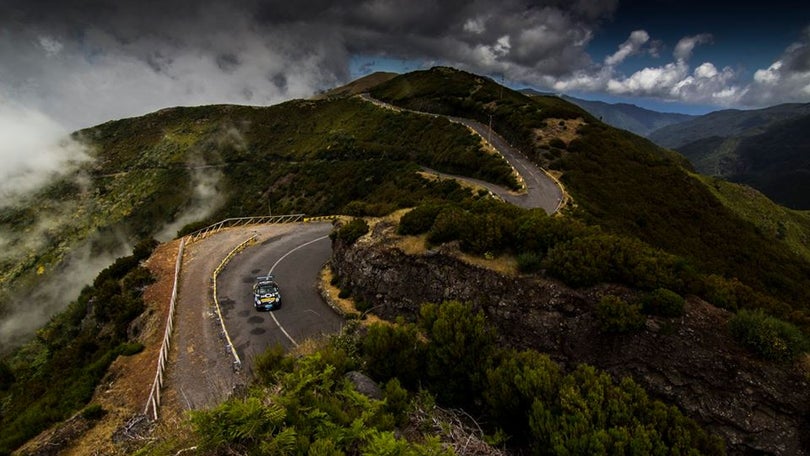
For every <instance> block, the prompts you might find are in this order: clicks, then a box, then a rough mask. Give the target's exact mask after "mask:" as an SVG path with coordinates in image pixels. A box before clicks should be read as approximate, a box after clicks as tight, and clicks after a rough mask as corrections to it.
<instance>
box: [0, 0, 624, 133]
mask: <svg viewBox="0 0 810 456" xmlns="http://www.w3.org/2000/svg"><path fill="white" fill-rule="evenodd" d="M615 8H616V1H615V0H614V1H607V2H606V1H597V0H579V1H574V2H571V1H562V0H548V1H542V2H538V1H530V0H504V1H501V2H493V1H483V0H477V1H475V0H474V1H460V0H448V1H437V0H349V1H336V0H332V1H325V0H310V1H299V2H289V1H286V0H285V1H270V2H267V1H260V0H246V1H238V0H217V1H212V0H203V1H193V0H168V1H160V0H144V1H139V2H122V1H119V0H85V1H56V0H50V1H38V2H32V1H30V0H27V1H24V0H4V1H3V2H2V5H0V17H2V18H4V19H3V21H2V22H0V33H1V34H2V36H3V38H4V39H3V43H0V62H3V63H2V64H0V65H2V66H0V94H2V95H4V96H6V97H9V98H12V99H15V100H17V101H19V102H20V103H22V104H24V105H26V106H31V107H33V108H34V109H39V110H42V111H43V112H45V113H46V114H48V115H49V116H52V117H55V118H56V119H57V120H59V121H62V122H67V123H69V124H70V126H72V127H77V126H82V125H87V124H91V123H96V122H101V121H103V120H107V119H108V118H114V117H121V116H123V115H134V114H141V113H144V112H147V111H150V110H154V109H158V108H161V107H164V106H166V105H168V104H199V103H212V102H233V103H240V102H250V103H256V104H261V103H273V102H277V101H281V100H283V99H287V98H290V97H303V96H307V95H309V94H311V93H314V92H315V91H317V90H319V89H322V88H325V87H328V86H333V85H336V84H338V83H340V82H345V81H346V80H347V79H348V76H349V74H348V62H349V58H350V57H351V55H355V54H362V55H365V56H371V57H373V56H388V57H396V58H406V59H417V60H421V61H426V62H436V63H441V64H448V65H455V66H459V67H462V68H466V69H469V70H472V71H477V72H482V73H489V74H493V73H498V74H504V75H506V76H507V77H508V78H510V79H512V80H516V81H523V82H529V83H531V82H539V81H543V80H544V79H545V78H556V77H560V76H563V75H566V74H571V73H572V72H573V71H574V70H577V69H580V68H582V67H584V66H587V65H589V64H591V61H590V58H589V56H588V54H587V53H586V52H585V48H586V46H587V44H588V43H589V41H590V40H591V39H592V36H593V29H594V27H595V26H596V24H597V23H598V22H599V21H601V20H604V19H605V18H606V17H608V16H609V15H610V14H611V13H612V12H613V11H614V10H615Z"/></svg>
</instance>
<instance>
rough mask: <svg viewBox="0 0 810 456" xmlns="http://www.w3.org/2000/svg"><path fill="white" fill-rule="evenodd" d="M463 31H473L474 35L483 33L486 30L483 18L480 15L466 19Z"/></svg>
mask: <svg viewBox="0 0 810 456" xmlns="http://www.w3.org/2000/svg"><path fill="white" fill-rule="evenodd" d="M464 31H465V32H469V33H474V34H476V35H480V34H482V33H484V32H485V31H486V25H484V19H483V18H480V17H477V18H475V19H468V20H467V22H465V23H464Z"/></svg>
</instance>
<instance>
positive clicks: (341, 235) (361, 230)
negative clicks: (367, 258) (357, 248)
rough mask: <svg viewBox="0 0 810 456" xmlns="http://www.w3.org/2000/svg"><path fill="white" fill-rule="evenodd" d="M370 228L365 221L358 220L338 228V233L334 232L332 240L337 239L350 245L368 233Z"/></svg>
mask: <svg viewBox="0 0 810 456" xmlns="http://www.w3.org/2000/svg"><path fill="white" fill-rule="evenodd" d="M368 230H369V227H368V223H366V221H365V220H363V219H360V218H356V219H352V220H351V221H350V222H348V223H346V224H345V225H343V226H341V227H340V228H338V230H337V231H333V232H332V239H337V240H339V241H342V242H344V243H346V244H348V245H351V244H354V242H355V241H356V240H358V239H360V237H361V236H363V235H364V234H366V233H368Z"/></svg>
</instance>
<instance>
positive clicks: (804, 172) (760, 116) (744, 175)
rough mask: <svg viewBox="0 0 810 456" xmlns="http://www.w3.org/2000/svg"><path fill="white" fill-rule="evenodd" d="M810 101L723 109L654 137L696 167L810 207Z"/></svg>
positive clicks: (788, 202) (792, 204) (793, 204)
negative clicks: (745, 109) (754, 108)
mask: <svg viewBox="0 0 810 456" xmlns="http://www.w3.org/2000/svg"><path fill="white" fill-rule="evenodd" d="M808 127H810V105H799V104H794V105H780V106H775V107H772V108H768V109H761V110H755V111H721V112H718V113H712V114H708V115H706V116H701V117H699V118H697V119H694V120H692V121H689V122H684V123H682V124H679V125H674V126H672V127H669V128H664V129H661V130H659V131H657V132H655V133H653V134H652V136H651V138H652V139H654V140H655V141H657V142H658V143H659V144H662V145H666V146H668V147H672V148H674V149H676V150H677V151H678V152H680V153H682V154H683V155H684V156H685V157H687V158H688V159H689V160H690V161H691V162H692V163H693V164H694V166H695V168H696V169H697V170H698V171H699V172H701V173H703V174H708V175H712V176H720V177H723V178H726V179H728V180H731V181H734V182H741V183H744V184H747V185H750V186H752V187H754V188H756V189H757V190H759V191H761V192H763V193H764V194H766V195H767V196H768V197H769V198H771V199H773V200H774V201H776V202H778V203H780V204H783V205H786V206H789V207H792V208H795V209H808V208H810V145H808V144H810V141H808V133H807V132H808Z"/></svg>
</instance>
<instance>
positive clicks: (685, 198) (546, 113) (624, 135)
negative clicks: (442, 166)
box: [372, 68, 810, 327]
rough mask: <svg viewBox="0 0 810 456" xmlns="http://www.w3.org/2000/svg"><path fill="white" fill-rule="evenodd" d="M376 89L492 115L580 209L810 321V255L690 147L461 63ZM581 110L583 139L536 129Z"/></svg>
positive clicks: (428, 105)
mask: <svg viewBox="0 0 810 456" xmlns="http://www.w3.org/2000/svg"><path fill="white" fill-rule="evenodd" d="M372 93H373V95H374V96H376V97H378V98H380V99H383V100H385V101H388V102H391V103H394V104H399V105H402V106H406V107H409V108H414V109H421V110H430V111H433V112H440V113H449V114H454V115H460V116H465V117H471V118H475V119H478V120H482V121H485V120H488V119H489V116H490V115H492V117H493V125H494V128H495V130H496V131H498V132H499V133H502V134H504V135H505V136H506V137H507V138H509V140H510V141H511V142H512V143H513V144H517V145H518V146H519V147H520V148H522V149H523V151H524V152H526V153H527V155H528V156H529V157H532V158H534V159H535V160H536V161H537V162H538V164H540V165H544V166H550V167H551V168H554V169H558V170H560V171H562V172H563V176H562V181H563V182H564V184H565V185H566V187H567V189H568V191H569V192H570V193H571V195H572V196H573V197H574V201H575V202H576V203H577V206H578V207H577V209H576V210H574V211H573V212H572V214H571V215H573V216H574V217H577V218H580V219H582V220H584V221H586V222H587V223H589V224H592V225H600V226H602V228H603V229H606V230H608V231H609V232H613V233H616V234H621V235H623V236H631V237H636V238H638V239H640V240H642V241H644V242H646V243H648V244H651V245H653V246H655V247H658V248H662V249H664V250H665V251H667V252H670V253H673V254H676V255H678V256H680V257H682V258H684V259H685V260H686V261H687V262H688V266H686V267H692V268H697V269H698V270H700V271H702V272H703V273H712V274H718V275H720V276H724V277H726V278H736V279H739V280H740V281H742V282H743V283H744V284H746V285H748V286H750V287H752V288H753V289H754V290H756V291H757V292H758V293H761V294H764V295H768V296H771V297H773V298H776V299H777V300H779V301H781V304H780V305H779V306H775V308H778V309H781V310H777V311H778V312H780V313H781V314H782V315H783V316H787V315H788V314H790V315H792V318H794V320H795V321H797V322H800V323H801V324H803V325H805V327H807V325H808V321H807V320H806V318H807V312H808V304H807V303H808V302H810V263H808V262H807V261H806V259H805V258H803V257H802V256H801V255H799V254H797V253H794V252H793V251H792V250H791V248H790V246H789V245H788V243H787V242H784V241H783V242H773V241H772V240H771V239H768V238H767V237H765V236H764V235H763V234H762V233H761V232H760V231H759V230H758V228H757V226H756V225H755V224H754V223H753V222H752V221H750V220H747V219H746V218H744V216H743V215H742V214H741V213H739V212H735V211H732V210H731V209H729V208H728V207H727V206H726V205H725V204H723V202H722V201H721V200H719V199H718V198H717V196H715V195H714V194H713V193H712V192H711V191H710V190H709V189H708V188H707V186H706V185H705V184H704V183H703V182H702V181H701V180H700V179H698V178H697V177H695V175H694V173H693V172H692V171H691V169H690V166H689V165H688V164H687V162H686V160H684V159H683V157H681V156H678V155H675V154H672V153H670V152H668V151H666V150H664V149H661V148H659V147H657V146H655V145H654V144H653V143H651V142H650V141H648V140H645V139H643V138H640V137H638V136H635V135H633V134H631V133H628V132H624V131H621V130H616V129H614V128H611V127H609V126H607V125H605V124H602V123H601V122H599V121H597V120H596V119H594V118H593V117H591V116H590V115H588V114H587V113H585V112H584V111H581V110H580V109H579V108H576V107H574V106H573V105H570V104H568V103H566V102H564V101H562V100H560V99H553V98H546V97H535V98H529V97H526V96H523V95H521V94H518V93H514V92H511V91H509V90H507V89H501V88H500V87H499V86H497V85H495V84H494V83H493V82H492V81H489V80H487V79H485V78H481V77H476V76H474V75H470V74H468V73H464V72H460V71H455V70H451V69H446V68H439V69H433V70H430V71H424V72H415V73H410V74H407V75H403V76H400V77H398V78H395V79H393V80H391V81H389V82H387V83H385V84H382V85H380V86H377V87H376V88H375V89H374V90H373V92H372ZM577 117H578V118H580V119H582V121H583V122H582V125H581V126H579V127H578V129H577V132H576V137H575V138H574V139H572V140H570V141H568V142H567V143H560V142H555V144H556V146H554V147H549V148H545V147H544V146H543V144H541V143H540V142H538V141H537V136H536V129H537V128H539V127H540V126H542V125H543V124H544V123H545V124H546V125H548V124H547V120H548V119H554V122H557V119H561V120H564V119H572V118H577ZM554 149H556V150H554ZM550 152H551V153H550ZM763 265H769V267H767V268H764V267H763Z"/></svg>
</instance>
